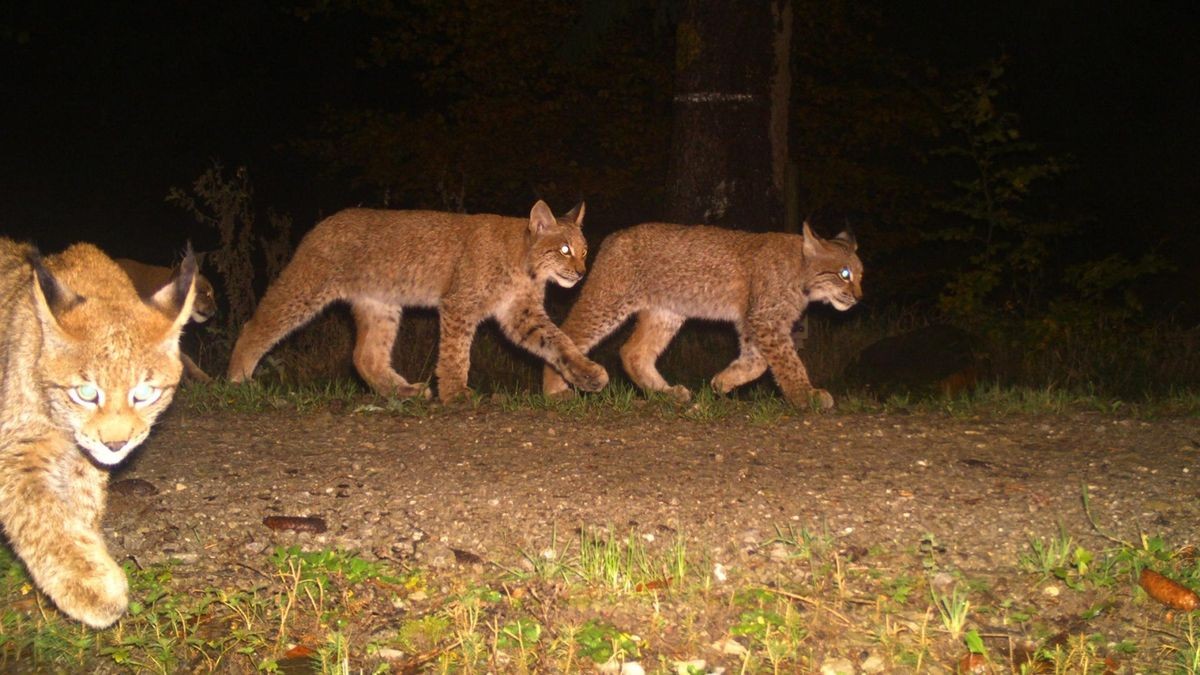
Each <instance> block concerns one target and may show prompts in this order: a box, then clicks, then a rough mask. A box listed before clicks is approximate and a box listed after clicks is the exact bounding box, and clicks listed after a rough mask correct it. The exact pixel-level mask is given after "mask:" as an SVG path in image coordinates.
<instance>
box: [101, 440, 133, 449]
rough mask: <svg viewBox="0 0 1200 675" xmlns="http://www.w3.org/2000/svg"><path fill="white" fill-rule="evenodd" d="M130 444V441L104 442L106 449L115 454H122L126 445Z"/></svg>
mask: <svg viewBox="0 0 1200 675" xmlns="http://www.w3.org/2000/svg"><path fill="white" fill-rule="evenodd" d="M128 444H129V439H125V440H123V441H104V447H106V448H108V449H109V450H112V451H113V452H120V451H121V450H122V449H123V448H124V447H125V446H126V445H128Z"/></svg>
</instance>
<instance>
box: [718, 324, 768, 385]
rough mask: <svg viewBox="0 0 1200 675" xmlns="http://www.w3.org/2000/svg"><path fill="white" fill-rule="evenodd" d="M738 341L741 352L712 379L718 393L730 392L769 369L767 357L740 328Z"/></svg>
mask: <svg viewBox="0 0 1200 675" xmlns="http://www.w3.org/2000/svg"><path fill="white" fill-rule="evenodd" d="M738 341H739V343H740V345H741V353H740V354H738V357H737V358H736V359H734V360H733V362H732V363H730V364H729V365H728V366H726V367H725V370H722V371H721V372H719V373H717V374H716V376H714V377H713V379H712V388H713V389H714V390H716V392H717V393H718V394H728V393H729V392H731V391H733V390H734V389H737V388H738V387H740V386H742V385H743V384H746V383H747V382H753V381H754V380H756V379H758V378H759V377H760V376H761V375H762V374H763V373H764V372H766V370H767V359H766V358H765V357H763V355H762V353H761V352H759V351H758V347H756V346H754V345H753V344H751V343H750V342H749V341H748V340H747V339H746V337H745V335H744V333H742V331H740V330H739V331H738Z"/></svg>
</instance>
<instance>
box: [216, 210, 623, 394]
mask: <svg viewBox="0 0 1200 675" xmlns="http://www.w3.org/2000/svg"><path fill="white" fill-rule="evenodd" d="M583 213H584V207H583V204H580V205H579V206H577V207H575V209H573V210H572V211H571V212H570V213H568V214H567V215H566V216H564V217H563V218H562V219H555V217H554V214H552V213H551V212H550V207H548V206H546V203H545V202H542V201H538V202H537V204H535V205H534V207H533V210H532V211H531V212H530V214H529V219H528V220H525V219H522V218H508V217H504V216H496V215H464V214H458V213H440V212H436V211H383V210H371V209H347V210H345V211H341V212H339V213H336V214H334V215H332V216H330V217H329V218H326V219H325V220H323V221H321V222H320V223H318V224H317V226H316V227H315V228H313V230H312V231H311V232H309V233H308V234H307V235H306V236H305V237H304V240H303V241H301V242H300V246H299V247H298V248H297V249H296V254H295V256H294V257H293V258H292V261H291V262H290V263H288V265H287V267H285V268H284V270H283V272H282V273H280V275H279V278H278V279H277V280H276V281H275V282H274V283H273V284H271V286H270V288H268V289H267V293H266V295H264V296H263V299H262V302H261V303H260V304H259V305H258V309H257V310H256V311H255V312H254V316H253V317H252V318H251V319H250V321H248V322H247V323H246V325H245V326H244V327H243V328H242V333H241V335H240V336H238V341H237V345H236V346H235V347H234V350H233V356H232V357H231V358H230V361H229V379H230V380H232V381H234V382H240V381H242V380H244V379H246V378H247V377H249V376H250V375H251V374H252V373H253V372H254V368H255V366H256V365H258V361H259V359H261V358H262V356H263V354H265V353H266V352H267V350H269V349H270V348H271V347H272V346H274V345H275V343H276V342H278V341H279V340H281V339H282V338H283V337H284V336H285V335H287V334H288V333H290V332H291V331H293V330H295V329H296V328H297V327H299V326H301V325H303V324H304V323H306V322H307V321H308V320H310V319H311V318H312V317H313V316H314V315H316V314H317V312H319V311H321V309H322V308H324V307H325V306H326V305H328V304H330V303H331V302H334V301H335V300H346V301H349V303H350V306H351V310H352V312H353V315H354V321H355V327H356V331H357V335H356V342H355V346H354V365H355V367H356V368H357V370H358V372H359V374H360V375H362V377H363V379H364V380H366V381H367V384H369V385H370V386H371V388H372V389H374V390H375V391H377V392H379V393H381V394H385V395H395V396H401V397H405V396H416V395H423V396H428V395H429V391H428V387H427V385H425V384H410V383H409V382H408V381H407V380H405V379H404V378H403V377H402V376H401V375H400V374H399V373H397V372H396V371H395V370H394V369H393V368H392V345H393V344H394V343H395V340H396V331H397V329H398V328H399V325H400V316H401V313H402V311H403V309H404V308H405V307H411V306H417V307H436V308H438V313H439V321H440V331H441V332H440V337H439V347H438V360H437V368H436V375H437V380H438V396H439V397H440V398H441V400H442V401H447V402H448V401H451V400H453V399H455V398H457V397H459V396H461V395H463V394H464V393H466V391H467V373H468V370H469V368H470V356H471V341H472V340H473V339H474V335H475V330H476V329H477V328H478V326H479V324H480V323H481V322H483V321H484V320H485V319H488V318H495V319H496V320H497V321H498V322H499V324H500V328H501V329H502V330H503V331H504V334H505V335H506V336H508V338H509V339H510V340H512V341H513V342H515V343H517V344H518V345H520V346H522V347H524V348H525V349H528V350H529V351H530V352H533V353H534V354H536V355H537V356H540V357H541V358H543V359H545V360H546V361H547V362H549V363H550V364H551V365H552V366H554V368H555V369H556V370H558V371H559V372H562V373H563V374H564V376H565V377H566V378H567V379H568V380H569V381H570V382H571V383H572V384H574V385H575V386H577V387H579V388H580V389H584V390H587V391H595V390H598V389H601V388H603V387H604V385H605V384H606V383H607V382H608V373H606V372H605V370H604V368H602V367H601V366H600V365H598V364H596V363H593V362H592V361H590V360H588V359H587V358H586V357H585V356H584V355H583V354H582V353H581V352H580V351H579V350H578V349H577V348H576V347H575V345H574V344H573V343H572V342H571V341H570V340H568V339H567V338H566V336H565V335H563V333H562V331H560V330H559V329H558V327H557V326H555V325H554V323H553V322H551V321H550V318H549V317H548V316H547V315H546V309H545V306H544V301H545V294H546V282H547V281H553V282H554V283H556V284H558V285H559V286H564V287H567V288H569V287H571V286H574V285H575V284H576V283H578V281H579V280H580V279H581V278H583V273H584V269H585V266H584V258H585V257H586V256H587V242H585V241H584V238H583V233H582V231H581V229H580V228H581V225H582V223H583Z"/></svg>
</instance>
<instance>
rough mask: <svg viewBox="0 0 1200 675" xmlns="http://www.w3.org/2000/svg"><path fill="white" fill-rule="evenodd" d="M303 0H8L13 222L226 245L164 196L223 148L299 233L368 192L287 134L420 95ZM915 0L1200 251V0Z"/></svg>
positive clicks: (912, 39)
mask: <svg viewBox="0 0 1200 675" xmlns="http://www.w3.org/2000/svg"><path fill="white" fill-rule="evenodd" d="M296 4H298V3H288V2H270V1H263V0H244V1H234V2H230V1H225V0H220V1H217V2H207V3H195V2H140V3H122V2H117V3H94V6H92V7H90V8H83V9H80V8H79V6H78V5H77V3H63V2H36V3H33V2H20V1H19V2H16V3H8V4H6V6H5V9H4V10H3V13H2V14H0V58H2V60H3V61H2V66H0V72H2V73H3V75H0V87H2V89H3V91H2V95H3V99H4V104H3V106H0V138H3V144H2V147H3V152H2V153H0V214H2V216H0V217H2V218H3V220H2V221H0V223H2V224H0V232H3V233H5V234H7V235H9V236H16V237H25V238H33V239H34V240H35V241H37V242H38V243H39V244H40V245H41V246H42V247H43V248H45V249H46V250H55V249H57V248H60V247H61V246H63V245H65V244H67V243H69V242H70V241H73V240H78V239H88V240H92V241H95V242H97V243H99V244H100V245H101V246H103V247H105V248H106V249H108V250H109V251H110V252H111V253H112V254H114V255H129V256H133V257H139V258H143V259H146V260H150V261H158V262H166V261H168V260H169V259H170V258H171V257H172V255H174V253H175V252H176V251H177V250H178V249H179V248H180V247H181V246H182V242H183V241H184V239H186V238H193V239H196V240H197V246H198V247H200V248H203V247H204V246H205V245H206V244H210V243H211V242H208V241H206V240H205V237H206V236H207V237H211V235H210V234H208V233H206V232H205V231H204V230H202V229H199V228H198V226H196V225H195V224H194V223H192V222H191V221H190V218H189V217H188V216H187V215H186V214H184V213H183V212H182V211H181V210H180V209H178V208H177V207H174V206H171V205H169V204H166V203H165V202H164V197H165V195H166V193H167V191H168V189H169V188H170V187H171V186H187V185H188V184H189V183H190V182H191V181H192V180H193V179H194V178H195V177H196V176H198V175H199V174H200V173H201V172H202V171H204V169H205V168H207V166H208V164H209V161H210V160H211V159H214V158H218V159H220V160H221V161H222V162H223V163H224V164H225V165H226V166H229V167H232V166H237V165H246V166H248V167H249V168H250V170H251V175H252V178H253V181H254V184H255V186H256V190H257V195H258V198H259V200H260V202H262V203H265V204H270V205H272V206H273V207H275V208H276V209H278V210H280V211H283V212H286V213H290V214H291V215H292V216H294V218H295V219H296V223H297V225H296V227H297V229H298V230H301V231H303V230H304V229H307V228H308V227H309V226H311V225H312V224H313V223H314V222H315V221H316V219H317V218H319V217H320V216H322V215H327V214H329V213H331V212H333V211H335V210H337V209H339V208H342V207H344V206H348V205H352V204H353V203H355V201H356V200H358V199H361V196H360V195H357V194H355V193H354V192H353V190H351V189H350V188H349V187H348V186H347V185H344V184H339V182H338V180H337V179H336V178H329V177H324V174H323V173H322V171H321V170H320V169H321V167H319V166H317V165H316V164H315V161H314V160H313V159H311V158H309V157H306V156H304V155H302V154H300V153H298V152H297V151H296V150H295V149H294V148H293V147H292V146H291V145H289V141H291V140H294V139H296V138H299V137H302V136H304V135H306V134H309V133H311V131H312V130H313V129H314V128H315V127H316V125H318V124H319V121H320V113H321V110H322V106H323V105H325V104H326V103H327V102H329V101H332V100H336V101H339V102H342V103H347V102H349V103H354V104H361V105H381V106H392V107H403V106H405V105H420V104H421V103H422V102H420V101H411V100H408V99H406V96H411V93H409V92H406V91H405V88H404V87H403V86H397V85H398V83H396V82H395V81H386V80H383V79H382V78H383V73H382V72H381V71H378V70H371V69H362V68H356V67H355V61H356V59H359V58H361V57H362V56H363V55H364V50H365V44H366V41H367V40H368V39H369V37H370V35H371V29H372V26H371V25H370V23H369V21H366V20H365V19H363V18H362V17H353V16H346V15H338V16H332V17H324V18H320V19H315V20H310V21H304V20H302V19H300V18H299V17H297V16H296V14H295V13H294V12H292V11H290V9H291V8H292V7H294V6H295V5H296ZM906 4H907V5H908V7H907V9H904V8H900V7H897V6H893V3H883V4H882V5H881V7H882V8H883V10H882V11H883V12H884V14H885V16H886V17H887V21H886V24H887V26H888V27H889V28H888V30H887V31H885V32H884V33H883V34H882V35H881V36H880V38H881V39H884V40H889V41H891V42H893V43H894V44H895V45H896V46H897V47H898V48H900V49H903V50H904V51H906V52H907V53H909V54H912V55H913V56H916V57H920V58H924V59H927V60H928V61H929V62H931V63H933V64H935V65H938V64H941V65H942V66H944V67H946V68H955V67H963V66H964V65H970V64H976V63H980V62H982V61H983V60H985V59H987V58H989V57H992V56H995V55H996V54H998V53H999V52H1001V51H1004V52H1006V53H1008V54H1009V56H1010V66H1009V70H1010V73H1011V76H1012V80H1011V82H1010V84H1011V85H1012V89H1013V94H1012V98H1011V101H1010V102H1011V103H1012V104H1013V105H1014V106H1015V107H1016V109H1017V110H1018V112H1019V113H1020V114H1021V118H1022V127H1023V129H1024V130H1025V133H1026V135H1027V136H1028V137H1031V138H1035V139H1036V140H1037V141H1038V142H1039V143H1040V144H1042V145H1043V146H1044V147H1046V148H1047V149H1048V150H1052V151H1054V152H1065V153H1070V154H1071V155H1072V156H1074V157H1075V158H1076V161H1077V163H1078V165H1079V167H1080V168H1079V171H1078V172H1077V173H1076V175H1074V176H1073V177H1072V178H1071V179H1070V182H1069V184H1068V185H1067V186H1066V187H1065V188H1064V191H1063V198H1064V199H1070V200H1075V201H1077V202H1078V203H1080V204H1082V205H1084V206H1085V207H1086V209H1087V210H1088V211H1090V212H1092V213H1095V214H1098V216H1099V217H1100V218H1101V219H1102V220H1103V221H1104V222H1105V223H1107V226H1105V227H1102V228H1100V229H1099V230H1098V232H1101V233H1102V235H1103V236H1106V237H1112V236H1121V230H1122V227H1123V226H1125V225H1128V226H1129V227H1130V228H1131V229H1130V230H1129V231H1128V233H1127V236H1130V237H1135V238H1143V237H1151V238H1154V239H1155V240H1161V241H1163V242H1164V243H1165V244H1166V245H1168V246H1169V247H1170V248H1171V249H1172V250H1175V251H1185V252H1187V253H1188V254H1189V255H1191V254H1200V245H1198V241H1200V237H1198V236H1197V234H1196V230H1197V218H1196V214H1197V212H1198V209H1200V204H1198V202H1200V199H1198V198H1197V193H1198V192H1200V191H1198V190H1197V187H1198V179H1200V176H1198V172H1197V170H1196V166H1197V164H1196V157H1197V156H1198V154H1200V142H1198V134H1197V131H1196V127H1197V122H1196V103H1197V100H1198V98H1200V97H1198V96H1197V81H1198V80H1200V77H1198V75H1200V69H1198V68H1197V58H1196V55H1195V54H1196V45H1197V44H1200V30H1198V28H1197V26H1198V24H1200V22H1198V21H1197V20H1196V12H1195V11H1194V3H1189V2H1159V3H1107V2H1100V3H1096V2H1054V1H1050V2H1036V3H1035V2H979V3H962V2H954V1H951V0H939V1H934V2H922V3H906ZM553 37H555V36H548V39H550V38H553ZM399 84H401V85H402V83H399ZM581 189H582V190H585V189H586V186H582V187H581ZM563 208H564V209H565V206H564V207H563ZM593 215H594V214H593V213H592V210H591V209H589V217H593ZM597 217H602V216H597ZM648 217H649V214H648ZM1114 224H1119V225H1114ZM1191 278H1193V279H1194V278H1195V277H1194V276H1193V277H1191Z"/></svg>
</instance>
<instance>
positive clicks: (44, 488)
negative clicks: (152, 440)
mask: <svg viewBox="0 0 1200 675" xmlns="http://www.w3.org/2000/svg"><path fill="white" fill-rule="evenodd" d="M51 433H54V434H56V435H57V434H59V433H61V432H51ZM4 453H5V455H7V457H6V459H11V461H12V463H13V464H17V465H19V466H6V467H3V470H4V472H5V473H6V474H7V475H16V476H19V478H18V479H17V480H15V481H13V482H11V483H9V484H7V485H5V486H4V488H3V489H4V490H5V494H3V495H0V523H3V525H4V531H5V533H6V534H7V535H8V538H9V541H10V542H11V543H12V547H13V550H14V551H15V552H16V554H17V555H18V556H19V557H20V558H21V560H22V561H24V563H25V566H26V568H27V569H28V570H29V573H30V575H31V576H32V577H33V580H34V582H35V583H36V584H37V585H38V587H39V588H41V589H42V591H43V592H44V593H45V594H46V595H47V596H49V597H50V599H51V600H53V601H54V604H55V605H57V606H58V608H59V609H60V610H62V611H63V613H64V614H66V615H67V616H70V617H71V618H73V619H76V620H78V621H81V622H83V623H85V624H87V625H89V626H91V627H93V628H105V627H107V626H109V625H111V624H112V623H113V622H115V621H116V620H117V619H119V618H121V615H122V614H124V613H125V608H126V606H127V605H128V603H129V600H128V589H129V585H128V581H127V580H126V578H125V571H124V570H122V569H121V568H120V567H119V566H118V565H117V563H116V562H114V561H113V559H112V557H111V556H110V555H109V554H108V549H107V548H106V547H105V545H104V539H103V538H102V536H101V534H100V515H101V513H102V512H103V509H104V489H105V485H106V484H107V478H108V476H107V474H105V473H103V472H102V471H101V470H99V469H97V468H95V467H94V466H92V465H91V464H90V463H89V462H88V461H87V460H86V459H85V458H84V457H83V455H82V454H81V453H80V452H79V451H78V450H77V449H76V448H75V447H74V444H73V443H71V442H70V441H69V440H66V439H60V440H54V439H45V438H42V439H38V440H34V441H25V442H22V443H17V444H13V445H10V446H8V447H6V448H4ZM6 463H8V462H6Z"/></svg>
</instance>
